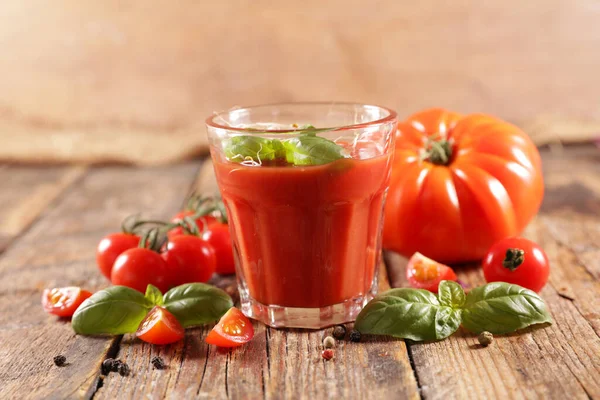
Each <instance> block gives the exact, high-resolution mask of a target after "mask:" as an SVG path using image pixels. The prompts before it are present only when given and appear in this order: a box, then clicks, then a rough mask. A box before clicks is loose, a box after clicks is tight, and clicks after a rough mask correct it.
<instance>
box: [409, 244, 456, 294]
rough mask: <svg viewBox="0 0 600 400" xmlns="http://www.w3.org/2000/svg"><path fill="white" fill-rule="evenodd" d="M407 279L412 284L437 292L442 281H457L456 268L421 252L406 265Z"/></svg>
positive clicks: (418, 287) (415, 286)
mask: <svg viewBox="0 0 600 400" xmlns="http://www.w3.org/2000/svg"><path fill="white" fill-rule="evenodd" d="M406 279H407V280H408V283H409V284H410V286H412V287H414V288H417V289H425V290H429V291H430V292H433V293H437V292H438V287H439V286H440V282H441V281H456V274H455V273H454V270H453V269H452V268H450V267H449V266H447V265H444V264H440V263H439V262H436V261H434V260H432V259H430V258H427V257H425V256H424V255H423V254H421V253H415V254H413V256H412V257H411V258H410V260H409V261H408V265H407V266H406Z"/></svg>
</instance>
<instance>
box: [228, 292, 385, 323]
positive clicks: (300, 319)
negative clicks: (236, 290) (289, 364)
mask: <svg viewBox="0 0 600 400" xmlns="http://www.w3.org/2000/svg"><path fill="white" fill-rule="evenodd" d="M376 291H377V285H373V288H372V289H371V291H369V292H368V293H367V294H365V295H363V296H357V297H353V298H351V299H348V300H346V301H344V302H342V303H338V304H333V305H330V306H326V307H320V308H296V307H282V306H273V305H265V304H262V303H259V302H258V301H256V300H255V299H253V298H252V297H250V295H249V293H248V291H247V290H243V289H242V288H241V287H240V300H241V303H242V312H243V313H244V314H245V315H246V316H247V317H249V318H253V319H256V320H258V321H261V322H263V323H264V324H266V325H269V326H271V327H273V328H305V329H321V328H326V327H328V326H332V325H337V324H344V323H346V322H353V321H354V320H355V319H356V316H357V315H358V313H359V312H360V310H362V309H363V307H364V306H365V305H366V304H367V303H368V302H369V300H371V299H372V298H373V296H375V294H376Z"/></svg>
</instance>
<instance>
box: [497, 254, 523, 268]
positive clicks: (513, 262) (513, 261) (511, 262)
mask: <svg viewBox="0 0 600 400" xmlns="http://www.w3.org/2000/svg"><path fill="white" fill-rule="evenodd" d="M523 261H525V251H523V250H522V249H506V256H505V257H504V261H502V266H503V267H504V268H508V269H510V270H511V271H514V270H515V269H517V268H518V267H519V265H521V264H523Z"/></svg>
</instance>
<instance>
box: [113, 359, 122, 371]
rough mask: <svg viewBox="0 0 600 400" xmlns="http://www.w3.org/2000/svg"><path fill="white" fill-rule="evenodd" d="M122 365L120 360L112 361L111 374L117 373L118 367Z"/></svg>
mask: <svg viewBox="0 0 600 400" xmlns="http://www.w3.org/2000/svg"><path fill="white" fill-rule="evenodd" d="M121 365H123V361H121V360H113V363H112V368H111V369H110V370H111V371H112V372H119V367H120V366H121Z"/></svg>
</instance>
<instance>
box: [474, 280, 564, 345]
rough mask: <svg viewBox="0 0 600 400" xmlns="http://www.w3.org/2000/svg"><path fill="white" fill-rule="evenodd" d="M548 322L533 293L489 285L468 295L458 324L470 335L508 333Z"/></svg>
mask: <svg viewBox="0 0 600 400" xmlns="http://www.w3.org/2000/svg"><path fill="white" fill-rule="evenodd" d="M544 322H550V323H551V322H552V317H550V314H549V313H548V310H547V309H546V305H545V304H544V301H543V300H542V299H541V298H540V297H539V296H538V295H537V293H535V292H533V291H531V290H529V289H525V288H523V287H521V286H518V285H512V284H509V283H505V282H492V283H488V284H487V285H484V286H480V287H478V288H475V289H473V290H471V291H470V292H469V294H468V295H467V299H466V302H465V305H464V310H463V317H462V323H463V326H464V327H465V328H467V329H468V330H470V331H471V332H474V333H481V332H483V331H488V332H491V333H495V334H500V333H508V332H513V331H516V330H517V329H522V328H525V327H528V326H529V325H533V324H541V323H544Z"/></svg>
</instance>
